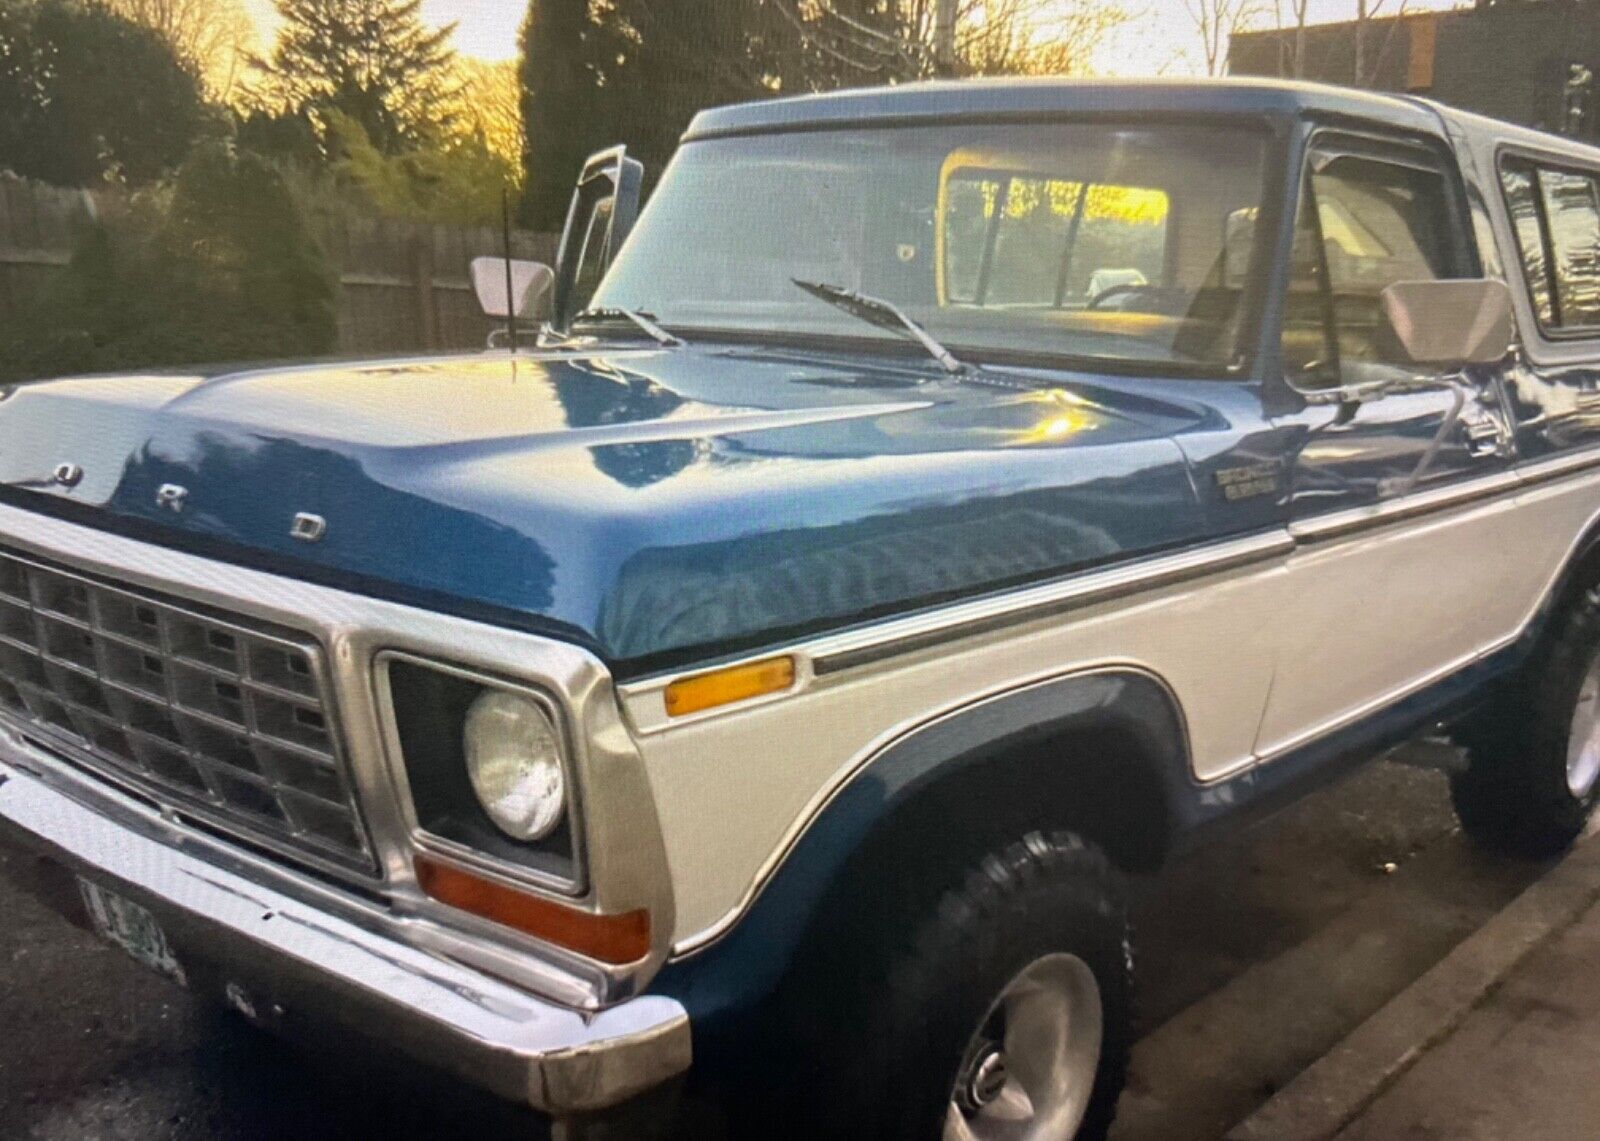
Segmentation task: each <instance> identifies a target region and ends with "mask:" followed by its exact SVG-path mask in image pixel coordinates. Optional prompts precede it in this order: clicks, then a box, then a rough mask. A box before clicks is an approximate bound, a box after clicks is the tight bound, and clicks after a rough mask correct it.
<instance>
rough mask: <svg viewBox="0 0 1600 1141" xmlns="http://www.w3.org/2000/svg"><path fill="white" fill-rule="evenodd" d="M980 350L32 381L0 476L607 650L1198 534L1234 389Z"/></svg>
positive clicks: (707, 648) (138, 520)
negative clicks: (936, 360)
mask: <svg viewBox="0 0 1600 1141" xmlns="http://www.w3.org/2000/svg"><path fill="white" fill-rule="evenodd" d="M992 375H994V376H996V377H998V378H1005V377H1010V378H1012V380H1013V381H1016V380H1021V381H1023V382H1024V383H1023V384H1022V385H1016V386H1006V385H1004V384H989V383H982V382H979V381H975V380H972V379H966V380H961V379H952V378H949V377H944V376H942V375H940V374H938V373H937V371H936V370H933V369H930V368H925V367H924V366H923V365H922V364H921V363H920V362H905V361H900V360H898V359H894V358H882V357H877V356H862V355H860V354H857V355H854V356H850V357H843V356H838V355H824V354H818V353H806V354H802V353H798V352H788V351H782V350H776V349H765V350H753V349H748V348H729V347H712V346H701V347H695V348H688V349H674V350H657V349H653V348H652V349H629V348H622V349H613V350H609V351H592V352H580V353H574V352H564V353H540V354H534V355H524V356H522V357H520V358H517V359H515V360H513V359H512V358H510V357H509V356H507V355H505V354H489V355H479V356H463V357H449V358H446V357H436V358H425V359H421V360H412V361H401V362H383V363H368V364H357V365H350V364H334V365H318V366H305V367H295V368H279V369H268V370H258V371H247V372H238V373H230V374H222V375H216V376H209V377H208V376H201V375H192V376H181V375H164V374H163V375H151V376H129V377H88V378H79V379H68V380H60V381H49V382H41V383H35V384H31V385H25V386H21V387H19V388H17V389H15V390H14V391H13V392H12V393H11V394H10V395H9V397H7V398H5V399H0V487H4V488H5V489H7V491H8V493H9V497H10V498H13V499H20V500H21V501H23V502H25V503H26V504H27V505H28V506H32V507H34V508H36V509H42V510H59V511H61V512H63V513H67V514H71V515H74V516H75V517H80V518H83V517H87V518H88V519H89V521H91V522H95V523H97V524H99V525H102V526H116V527H119V528H123V529H128V530H132V531H134V532H136V533H139V534H141V535H142V536H143V537H147V538H154V539H156V540H157V541H162V542H168V543H171V544H174V545H185V546H191V547H196V548H202V549H207V550H210V551H212V552H215V553H221V554H222V556H223V557H227V558H231V559H234V560H235V561H244V562H256V563H260V564H265V565H270V566H272V567H274V568H276V569H284V570H286V571H288V572H289V573H298V574H303V575H306V576H308V577H315V578H317V579H319V580H322V581H331V582H335V583H338V584H344V585H347V586H351V587H352V588H354V589H361V590H365V591H368V592H373V593H382V594H384V595H387V596H391V597H396V598H399V599H401V600H403V601H414V602H418V603H419V604H423V605H430V606H434V607H436V608H442V609H447V610H452V611H456V612H461V613H471V614H474V615H475V616H484V615H487V616H490V617H492V618H493V619H495V620H499V621H504V622H507V623H510V624H516V625H520V626H525V627H528V628H533V629H544V630H549V631H552V632H556V633H559V634H561V635H563V636H567V637H573V638H576V639H578V640H580V641H582V642H584V643H586V644H588V645H589V646H591V648H593V649H594V650H596V651H597V652H598V653H599V654H600V655H601V656H602V657H604V658H605V659H606V660H607V661H608V662H609V663H611V664H612V665H613V667H615V668H617V669H618V672H619V673H623V674H636V673H638V672H640V671H642V670H647V669H651V668H656V667H659V666H664V665H667V664H675V663H680V662H684V661H690V660H701V659H704V658H706V657H708V656H712V655H715V654H720V653H727V652H731V651H734V650H742V649H748V648H752V647H756V646H759V645H761V644H763V643H768V642H774V641H777V640H779V639H781V638H784V637H790V636H793V635H794V634H796V633H799V632H802V631H810V630H817V629H822V628H828V627H833V626H839V625H843V624H848V623H851V622H856V621H862V620H866V619H869V618H872V617H875V616H879V615H882V614H886V613H892V612H897V611H902V610H906V609H910V608H914V607H917V606H921V605H927V604H930V603H933V602H937V601H940V600H943V599H947V598H950V597H956V596H962V595H968V594H973V593H977V592H981V591H983V590H987V589H994V588H999V587H1002V586H1006V585H1010V584H1013V583H1018V582H1024V581H1029V580H1036V579H1040V578H1045V577H1049V576H1051V575H1056V574H1060V573H1063V572H1066V571H1069V570H1073V569H1076V568H1081V567H1084V566H1088V565H1092V564H1097V563H1103V562H1108V561H1111V560H1115V559H1119V558H1124V557H1127V556H1130V555H1133V554H1138V553H1142V552H1147V551H1151V550H1155V549H1159V548H1169V547H1175V546H1180V545H1183V544H1186V543H1190V542H1194V541H1196V540H1199V539H1201V538H1204V537H1207V536H1208V535H1212V534H1215V533H1217V531H1218V529H1219V526H1220V525H1221V521H1219V520H1217V519H1215V518H1212V517H1211V516H1212V515H1214V513H1215V511H1216V505H1215V504H1214V503H1213V502H1212V499H1213V497H1212V496H1210V495H1208V494H1203V493H1202V492H1201V491H1199V490H1197V488H1199V487H1201V486H1202V484H1201V483H1198V482H1197V479H1196V477H1195V475H1194V472H1193V471H1192V470H1191V465H1190V464H1189V462H1188V461H1187V459H1186V453H1187V454H1190V455H1194V454H1200V453H1201V452H1204V453H1206V454H1210V455H1217V454H1225V453H1226V452H1227V451H1228V449H1229V447H1231V446H1232V445H1233V444H1235V443H1237V442H1238V440H1239V433H1238V430H1237V428H1236V426H1235V423H1234V421H1236V420H1237V419H1241V418H1243V419H1251V420H1258V418H1259V404H1258V402H1257V400H1256V397H1255V394H1254V393H1253V392H1252V391H1249V390H1247V389H1246V388H1245V387H1244V386H1239V385H1225V384H1220V383H1207V382H1194V381H1177V382H1159V381H1150V380H1131V379H1130V380H1116V381H1112V380H1106V379H1104V378H1093V377H1087V376H1082V375H1076V374H1071V375H1069V374H1063V373H1049V374H1045V373H1027V372H1023V371H1019V370H1011V371H1008V372H997V373H995V374H992ZM1230 402H1231V405H1232V407H1230ZM1180 439H1184V440H1185V443H1184V446H1180V444H1179V442H1178V440H1180ZM67 461H71V462H74V463H77V464H80V465H81V466H82V468H83V469H84V473H85V474H84V478H83V480H82V482H81V483H80V484H79V485H78V486H77V487H75V488H73V489H70V490H68V489H65V488H61V487H57V486H55V485H53V484H52V482H51V480H50V473H51V472H52V471H53V470H54V468H55V467H56V465H57V464H60V463H62V462H67ZM165 483H176V484H180V485H182V486H183V487H186V488H187V489H188V491H189V496H188V506H187V508H186V510H185V511H184V512H183V513H182V514H181V515H177V514H173V513H172V512H170V511H167V510H164V509H161V508H158V507H157V505H156V491H157V489H158V488H159V487H160V486H161V485H162V484H165ZM69 503H70V504H71V506H68V504H69ZM301 511H308V512H314V513H316V514H319V515H322V516H324V517H325V518H326V519H327V521H328V532H327V536H326V538H325V539H324V541H322V542H321V543H318V544H314V545H313V544H307V543H302V542H297V541H295V540H293V539H291V537H290V534H289V528H290V523H291V521H292V519H293V517H294V515H295V514H296V512H301ZM1235 514H1236V515H1237V517H1236V518H1233V519H1230V520H1228V521H1227V523H1226V528H1233V527H1241V528H1242V527H1246V526H1249V525H1250V524H1251V522H1252V520H1251V518H1250V515H1251V514H1252V513H1251V512H1242V513H1238V512H1236V513H1235ZM1226 528H1225V529H1226Z"/></svg>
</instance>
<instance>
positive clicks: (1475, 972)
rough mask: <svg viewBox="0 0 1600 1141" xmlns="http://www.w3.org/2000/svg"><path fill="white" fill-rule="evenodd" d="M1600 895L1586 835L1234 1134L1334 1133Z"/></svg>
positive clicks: (1305, 1140)
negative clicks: (1497, 912)
mask: <svg viewBox="0 0 1600 1141" xmlns="http://www.w3.org/2000/svg"><path fill="white" fill-rule="evenodd" d="M1596 900H1600V839H1595V838H1593V836H1591V837H1589V838H1586V839H1585V840H1583V841H1582V842H1581V843H1580V844H1579V845H1578V846H1577V847H1576V848H1574V849H1573V851H1572V852H1571V853H1569V854H1568V855H1567V857H1566V858H1565V859H1564V860H1562V861H1561V863H1559V864H1557V865H1556V866H1555V867H1553V868H1551V869H1550V871H1548V872H1547V873H1545V875H1544V876H1542V877H1541V878H1540V879H1539V880H1537V881H1536V882H1535V883H1534V884H1533V885H1532V886H1531V887H1529V888H1528V889H1527V890H1526V891H1524V892H1523V893H1522V894H1521V895H1520V896H1518V897H1517V898H1516V899H1515V900H1513V901H1512V902H1511V903H1510V904H1508V905H1507V906H1506V907H1505V909H1504V910H1502V911H1501V912H1500V913H1499V914H1498V915H1496V916H1495V917H1494V918H1493V919H1491V920H1490V921H1489V922H1488V923H1486V924H1484V925H1483V926H1482V927H1480V928H1479V929H1478V930H1477V931H1475V932H1474V933H1473V934H1472V935H1470V936H1468V937H1467V938H1466V939H1465V940H1464V941H1462V942H1461V943H1460V944H1459V945H1458V946H1457V947H1456V948H1455V949H1454V950H1453V951H1451V952H1450V954H1448V955H1446V956H1445V957H1444V958H1443V959H1441V960H1440V961H1439V962H1438V964H1436V965H1435V966H1434V967H1432V968H1431V969H1430V970H1429V971H1428V972H1427V973H1426V974H1424V975H1423V976H1422V977H1421V978H1419V979H1418V980H1417V981H1416V982H1414V983H1412V984H1411V986H1409V987H1407V988H1406V989H1405V990H1404V991H1402V992H1401V993H1400V994H1398V995H1396V996H1395V997H1394V998H1393V999H1391V1000H1390V1001H1389V1003H1388V1004H1387V1005H1386V1006H1384V1007H1383V1009H1381V1010H1379V1011H1378V1012H1377V1013H1376V1014H1374V1015H1373V1016H1372V1017H1371V1018H1369V1019H1367V1021H1365V1022H1363V1023H1362V1024H1361V1025H1360V1026H1358V1027H1357V1028H1356V1029H1355V1030H1353V1031H1352V1032H1351V1033H1350V1035H1349V1036H1348V1037H1347V1038H1345V1040H1344V1041H1343V1042H1341V1043H1339V1045H1337V1046H1335V1047H1334V1048H1333V1049H1332V1050H1331V1051H1329V1052H1328V1053H1327V1054H1326V1055H1324V1056H1323V1057H1322V1058H1320V1059H1318V1060H1317V1061H1316V1062H1314V1063H1313V1064H1312V1065H1311V1066H1309V1067H1308V1068H1307V1069H1306V1070H1304V1071H1303V1072H1302V1073H1301V1074H1300V1075H1299V1076H1298V1077H1296V1078H1295V1079H1294V1081H1292V1082H1290V1083H1289V1084H1288V1085H1286V1086H1284V1087H1283V1089H1281V1090H1279V1091H1278V1093H1277V1094H1276V1095H1275V1096H1274V1097H1273V1098H1272V1099H1271V1100H1270V1101H1268V1102H1267V1103H1266V1104H1265V1105H1263V1106H1261V1108H1259V1109H1258V1110H1256V1111H1255V1113H1253V1114H1251V1115H1250V1116H1249V1117H1247V1118H1246V1119H1245V1120H1243V1121H1241V1122H1240V1123H1239V1124H1238V1125H1236V1126H1234V1127H1233V1129H1232V1130H1230V1131H1229V1133H1228V1135H1227V1139H1226V1141H1281V1139H1284V1138H1293V1139H1294V1141H1328V1139H1330V1138H1332V1137H1334V1136H1335V1135H1336V1134H1337V1133H1338V1132H1339V1131H1340V1130H1342V1129H1344V1128H1345V1127H1346V1126H1347V1125H1349V1124H1350V1123H1351V1122H1352V1121H1354V1120H1355V1119H1356V1118H1357V1117H1359V1116H1360V1114H1361V1113H1362V1111H1364V1110H1365V1109H1366V1108H1367V1107H1368V1106H1369V1105H1371V1104H1372V1103H1373V1102H1374V1101H1375V1100H1376V1099H1377V1097H1378V1096H1379V1095H1380V1094H1381V1093H1383V1091H1384V1090H1386V1089H1387V1088H1389V1086H1390V1085H1392V1084H1393V1083H1394V1082H1395V1081H1396V1080H1397V1079H1398V1078H1399V1077H1400V1076H1401V1075H1402V1074H1404V1073H1405V1072H1406V1071H1407V1070H1408V1069H1410V1068H1411V1066H1412V1065H1413V1064H1414V1063H1415V1062H1416V1061H1417V1059H1418V1058H1420V1057H1421V1056H1422V1055H1423V1054H1425V1053H1426V1052H1427V1051H1428V1050H1429V1049H1430V1048H1431V1047H1433V1046H1434V1045H1436V1044H1438V1043H1439V1042H1441V1041H1442V1040H1443V1039H1445V1038H1446V1037H1448V1036H1449V1035H1450V1033H1451V1032H1452V1031H1454V1030H1455V1029H1456V1027H1458V1026H1459V1025H1460V1024H1461V1022H1462V1020H1463V1019H1464V1018H1466V1016H1467V1014H1468V1013H1469V1012H1470V1011H1471V1010H1472V1009H1473V1008H1474V1007H1475V1006H1477V1005H1478V1003H1479V1002H1480V1001H1482V999H1483V998H1484V996H1485V995H1487V994H1488V993H1489V992H1490V991H1491V990H1493V989H1494V988H1495V986H1496V985H1497V984H1498V983H1499V982H1500V980H1501V979H1503V978H1505V976H1506V975H1507V974H1508V973H1509V972H1510V971H1511V970H1512V968H1514V967H1515V966H1516V965H1517V964H1518V963H1519V962H1521V961H1522V959H1523V958H1524V957H1525V956H1526V955H1527V954H1528V953H1529V952H1530V951H1532V950H1533V949H1534V948H1535V947H1537V946H1539V945H1540V944H1541V943H1543V942H1544V941H1545V940H1546V939H1548V938H1550V937H1551V936H1552V935H1555V934H1557V933H1558V932H1560V931H1562V930H1564V929H1565V928H1567V927H1568V926H1570V925H1571V924H1572V923H1573V922H1575V921H1576V920H1577V919H1578V918H1579V916H1581V915H1582V914H1583V913H1584V912H1585V911H1586V910H1587V909H1588V908H1589V907H1590V905H1592V904H1593V903H1595V901H1596Z"/></svg>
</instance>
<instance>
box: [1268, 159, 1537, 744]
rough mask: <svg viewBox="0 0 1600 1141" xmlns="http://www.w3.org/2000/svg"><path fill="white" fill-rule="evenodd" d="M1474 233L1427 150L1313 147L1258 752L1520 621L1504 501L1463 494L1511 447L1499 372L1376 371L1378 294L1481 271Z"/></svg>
mask: <svg viewBox="0 0 1600 1141" xmlns="http://www.w3.org/2000/svg"><path fill="white" fill-rule="evenodd" d="M1472 242H1473V238H1472V234H1471V230H1470V229H1469V227H1468V226H1467V224H1466V209H1465V206H1464V204H1463V202H1462V195H1461V193H1460V189H1459V184H1458V177H1457V174H1456V171H1455V167H1454V159H1453V158H1452V157H1450V156H1449V155H1448V154H1446V153H1445V152H1443V151H1442V150H1439V151H1436V150H1434V149H1433V148H1429V147H1424V146H1421V145H1418V144H1411V143H1402V142H1399V141H1394V142H1390V141H1386V140H1374V139H1370V138H1366V137H1350V136H1343V135H1336V134H1332V133H1323V134H1321V135H1319V136H1317V137H1316V138H1315V139H1314V140H1313V146H1312V149H1311V151H1310V153H1309V156H1308V159H1307V163H1306V167H1305V170H1304V172H1303V177H1302V191H1301V199H1300V209H1299V217H1298V219H1297V223H1296V231H1295V240H1294V246H1293V253H1292V265H1291V275H1290V276H1291V281H1290V286H1289V292H1288V295H1287V297H1286V299H1285V317H1284V325H1283V331H1282V337H1283V354H1284V361H1285V371H1286V375H1287V376H1288V378H1289V380H1290V383H1291V384H1292V385H1294V386H1295V387H1296V388H1297V389H1299V390H1301V391H1302V392H1306V393H1307V394H1308V396H1309V397H1310V400H1311V401H1312V403H1309V404H1308V406H1307V407H1306V408H1305V410H1304V411H1302V412H1300V413H1298V414H1296V415H1294V416H1291V417H1287V418H1286V419H1285V424H1286V426H1290V427H1293V428H1296V429H1298V431H1297V432H1295V433H1293V435H1294V437H1295V438H1296V439H1297V441H1298V444H1297V447H1296V448H1295V449H1294V450H1293V451H1292V453H1291V456H1290V487H1291V494H1290V521H1291V527H1292V529H1293V530H1294V531H1295V533H1296V538H1297V539H1298V540H1299V541H1300V546H1299V548H1298V549H1297V550H1296V552H1295V554H1294V555H1292V556H1291V558H1290V560H1289V564H1288V573H1289V576H1290V585H1289V593H1288V597H1289V598H1291V599H1292V600H1293V601H1292V602H1291V603H1290V606H1291V610H1290V611H1289V613H1288V615H1287V616H1286V620H1285V621H1284V623H1283V626H1284V635H1283V641H1282V644H1281V647H1280V653H1279V658H1278V663H1279V664H1278V668H1277V673H1276V677H1275V680H1274V682H1273V690H1272V696H1271V698H1270V700H1269V702H1268V707H1267V710H1266V714H1265V717H1264V719H1263V722H1262V725H1261V729H1260V733H1259V735H1258V739H1257V743H1256V745H1257V747H1256V752H1257V754H1258V755H1259V756H1272V755H1274V754H1278V753H1282V752H1285V751H1287V750H1289V749H1290V748H1293V747H1294V746H1296V745H1298V744H1301V743H1303V742H1305V741H1309V740H1310V739H1312V738H1315V737H1318V736H1321V735H1322V734H1324V733H1327V732H1331V731H1333V730H1335V729H1337V728H1340V727H1342V726H1343V725H1345V724H1348V723H1351V722H1353V721H1355V720H1357V719H1359V718H1360V717H1362V716H1364V715H1366V714H1369V713H1372V712H1375V711H1377V710H1378V709H1381V708H1382V707H1384V706H1385V705H1388V704H1390V703H1392V702H1394V701H1397V700H1399V699H1401V698H1403V697H1404V696H1406V695H1407V694H1408V693H1411V692H1414V691H1416V690H1417V689H1420V688H1422V687H1423V686H1425V685H1426V684H1427V683H1428V682H1430V681H1432V680H1434V679H1436V678H1438V677H1442V676H1444V675H1445V674H1448V673H1449V672H1453V671H1454V670H1455V669H1457V668H1460V667H1461V666H1463V665H1465V664H1467V663H1468V662H1470V661H1471V660H1472V658H1473V657H1474V656H1475V655H1476V654H1477V653H1479V652H1480V651H1481V650H1482V649H1484V648H1485V647H1486V646H1488V645H1489V644H1490V643H1492V642H1494V640H1495V639H1496V638H1498V637H1500V636H1501V635H1503V634H1504V633H1505V631H1506V630H1507V629H1508V627H1509V626H1510V625H1511V624H1513V623H1514V622H1515V620H1516V619H1515V616H1514V615H1513V614H1512V610H1513V609H1514V607H1513V606H1512V605H1511V604H1510V603H1509V602H1508V601H1507V600H1508V599H1510V598H1511V594H1512V592H1510V591H1508V590H1505V589H1502V587H1504V586H1505V585H1507V584H1508V583H1509V582H1510V581H1511V579H1512V577H1513V574H1514V570H1515V567H1514V565H1513V564H1514V562H1515V557H1514V552H1513V551H1510V550H1508V549H1507V547H1506V544H1505V542H1504V537H1505V532H1504V530H1503V527H1504V524H1505V518H1504V516H1505V515H1506V513H1507V512H1508V511H1509V507H1508V505H1506V504H1505V500H1504V499H1503V498H1502V499H1501V500H1499V501H1498V503H1496V501H1494V500H1491V499H1489V498H1487V497H1480V498H1476V499H1475V500H1474V499H1472V498H1470V497H1471V496H1472V495H1473V493H1474V491H1475V489H1476V490H1485V489H1486V485H1485V481H1486V480H1488V481H1490V482H1491V483H1492V482H1493V480H1494V477H1495V476H1496V475H1497V474H1498V473H1501V472H1503V471H1504V470H1505V468H1506V465H1507V464H1508V462H1509V458H1510V457H1509V453H1510V440H1511V435H1510V432H1509V429H1508V427H1507V423H1506V419H1505V415H1504V411H1503V408H1504V405H1503V403H1502V401H1501V398H1500V391H1499V385H1500V377H1499V375H1498V374H1499V371H1500V368H1501V366H1498V365H1496V366H1490V367H1482V366H1474V367H1471V368H1469V369H1467V370H1465V371H1464V372H1462V373H1461V374H1459V375H1455V376H1426V375H1418V374H1414V373H1408V372H1407V371H1406V367H1407V366H1399V365H1395V364H1392V363H1386V360H1385V357H1386V353H1385V351H1384V349H1385V346H1384V345H1383V344H1382V343H1380V342H1381V339H1382V332H1383V327H1382V323H1381V321H1380V319H1379V293H1380V292H1381V291H1382V290H1383V289H1384V288H1385V287H1386V286H1388V285H1391V284H1394V283H1396V282H1413V281H1426V280H1435V279H1440V278H1465V277H1475V276H1477V275H1478V272H1479V271H1478V258H1477V256H1476V249H1475V247H1474V246H1473V244H1472ZM1387 356H1388V357H1389V358H1390V359H1393V357H1394V354H1392V353H1389V354H1387ZM1395 382H1399V383H1400V384H1402V385H1404V387H1403V389H1401V390H1396V391H1391V392H1389V393H1388V394H1384V395H1379V396H1375V397H1374V398H1371V399H1366V400H1364V401H1362V402H1360V403H1353V402H1344V403H1340V402H1337V400H1336V399H1335V394H1336V393H1337V392H1340V391H1352V390H1356V391H1359V390H1361V389H1362V388H1363V386H1365V390H1366V391H1367V392H1377V391H1379V388H1380V387H1381V386H1384V385H1389V384H1393V383H1395ZM1319 396H1321V397H1322V398H1323V399H1322V400H1321V401H1320V402H1318V397H1319ZM1330 401H1331V402H1330ZM1457 492H1460V493H1462V494H1461V495H1457V494H1456V493H1457ZM1451 500H1453V501H1454V505H1453V506H1452V505H1450V504H1449V503H1448V502H1447V501H1451ZM1413 512H1414V514H1413ZM1400 515H1405V516H1406V517H1405V518H1399V517H1398V516H1400Z"/></svg>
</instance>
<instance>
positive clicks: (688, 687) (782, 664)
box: [664, 658, 794, 717]
mask: <svg viewBox="0 0 1600 1141" xmlns="http://www.w3.org/2000/svg"><path fill="white" fill-rule="evenodd" d="M793 685H794V659H793V658H768V659H766V660H765V661H760V662H750V663H749V664H748V665H742V666H729V667H728V668H727V669H725V670H712V671H711V672H710V673H704V674H696V675H695V676H694V677H686V678H681V679H680V680H678V681H675V682H673V683H672V684H671V685H669V686H667V689H666V693H665V695H664V696H665V698H666V702H667V716H668V717H685V716H687V715H688V714H690V713H698V712H700V711H701V710H702V709H714V708H716V707H717V706H719V705H731V704H733V703H734V702H735V701H747V700H749V699H750V698H752V697H761V696H762V695H764V694H768V693H782V692H783V691H784V690H786V689H788V688H790V687H791V686H793Z"/></svg>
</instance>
